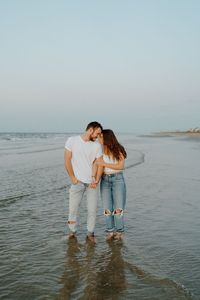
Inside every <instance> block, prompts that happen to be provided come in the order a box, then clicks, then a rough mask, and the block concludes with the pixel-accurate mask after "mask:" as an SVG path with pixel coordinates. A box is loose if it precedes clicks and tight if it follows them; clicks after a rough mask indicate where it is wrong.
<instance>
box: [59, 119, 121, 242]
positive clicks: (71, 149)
mask: <svg viewBox="0 0 200 300" xmlns="http://www.w3.org/2000/svg"><path fill="white" fill-rule="evenodd" d="M126 156H127V155H126V151H125V149H124V147H123V146H122V145H121V144H120V143H119V142H118V140H117V138H116V136H115V134H114V132H113V131H112V130H110V129H103V127H102V125H101V124H100V123H98V122H96V121H95V122H91V123H89V124H88V125H87V127H86V130H85V132H84V133H83V134H82V135H78V136H72V137H69V138H68V140H67V141H66V144H65V154H64V157H65V167H66V170H67V172H68V175H69V177H70V179H71V187H70V190H69V218H68V226H69V230H70V232H69V236H68V237H69V238H74V237H76V231H77V225H78V224H77V217H78V209H79V206H80V202H81V200H82V198H83V195H84V193H86V199H87V231H88V232H87V240H89V241H91V242H94V243H95V242H96V240H95V236H94V228H95V223H96V212H97V201H98V195H99V192H98V185H99V183H100V192H101V198H102V201H103V208H104V216H105V221H106V232H107V236H106V239H107V240H112V239H116V240H121V239H122V235H123V232H124V217H123V212H124V208H125V203H126V185H125V181H124V177H123V169H124V161H125V159H126Z"/></svg>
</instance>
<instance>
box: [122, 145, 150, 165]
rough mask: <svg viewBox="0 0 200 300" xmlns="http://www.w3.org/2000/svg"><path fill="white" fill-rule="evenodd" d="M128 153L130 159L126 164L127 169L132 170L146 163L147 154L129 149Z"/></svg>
mask: <svg viewBox="0 0 200 300" xmlns="http://www.w3.org/2000/svg"><path fill="white" fill-rule="evenodd" d="M127 152H128V159H127V162H126V166H125V169H130V168H133V167H135V166H138V165H140V164H143V163H144V161H145V154H144V153H143V152H141V151H138V150H133V149H127ZM136 154H137V155H136Z"/></svg>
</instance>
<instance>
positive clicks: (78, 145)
mask: <svg viewBox="0 0 200 300" xmlns="http://www.w3.org/2000/svg"><path fill="white" fill-rule="evenodd" d="M65 148H66V149H67V150H69V151H71V152H72V160H71V162H72V168H73V171H74V175H75V176H76V178H77V179H78V180H79V181H81V182H84V183H91V181H92V164H93V162H94V160H95V159H96V158H99V157H100V156H102V147H101V145H100V143H99V142H97V141H95V142H92V141H87V142H85V141H84V140H83V139H82V137H81V136H80V135H79V136H72V137H69V138H68V140H67V141H66V143H65Z"/></svg>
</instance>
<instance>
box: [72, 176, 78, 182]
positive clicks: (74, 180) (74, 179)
mask: <svg viewBox="0 0 200 300" xmlns="http://www.w3.org/2000/svg"><path fill="white" fill-rule="evenodd" d="M71 183H72V184H77V183H78V179H77V178H76V177H75V176H72V177H71Z"/></svg>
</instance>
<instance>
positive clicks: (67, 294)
mask: <svg viewBox="0 0 200 300" xmlns="http://www.w3.org/2000/svg"><path fill="white" fill-rule="evenodd" d="M122 248H123V244H122V242H109V243H108V247H107V245H106V250H105V251H103V253H101V254H100V255H98V253H97V249H96V247H95V246H93V245H92V244H90V243H86V244H85V245H84V246H83V245H80V244H78V242H77V240H73V241H70V243H69V244H68V250H67V252H66V256H67V260H66V266H65V272H64V274H63V276H62V279H61V283H62V284H63V287H62V288H61V290H60V294H59V296H58V298H57V299H94V300H95V299H97V300H98V299H118V298H119V297H120V295H121V293H122V292H123V291H124V290H125V289H126V288H127V283H126V278H125V262H124V260H123V257H122ZM83 250H84V251H83Z"/></svg>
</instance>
